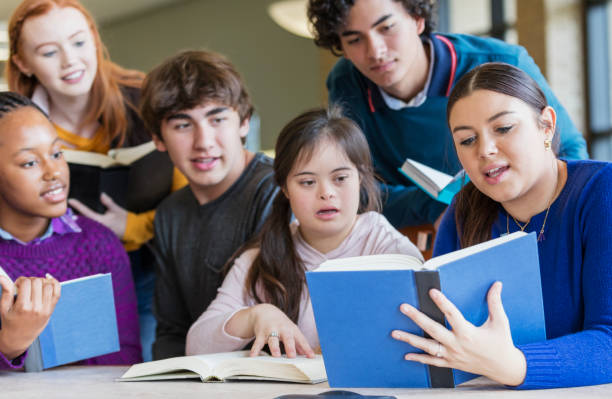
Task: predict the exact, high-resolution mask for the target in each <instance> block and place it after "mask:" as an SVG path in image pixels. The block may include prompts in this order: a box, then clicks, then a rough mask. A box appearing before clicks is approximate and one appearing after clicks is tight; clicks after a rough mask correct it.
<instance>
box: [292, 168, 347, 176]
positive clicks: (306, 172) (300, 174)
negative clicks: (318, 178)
mask: <svg viewBox="0 0 612 399" xmlns="http://www.w3.org/2000/svg"><path fill="white" fill-rule="evenodd" d="M343 170H351V168H350V167H348V166H341V167H339V168H336V169H334V170H332V171H331V173H336V172H340V171H343ZM304 175H314V172H308V171H303V172H299V173H296V174H295V175H293V176H304Z"/></svg>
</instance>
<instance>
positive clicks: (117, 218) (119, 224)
mask: <svg viewBox="0 0 612 399" xmlns="http://www.w3.org/2000/svg"><path fill="white" fill-rule="evenodd" d="M100 202H101V203H102V205H104V206H105V207H106V212H104V213H98V212H96V211H94V210H92V209H91V208H89V207H88V206H87V205H85V204H83V203H82V202H81V201H79V200H77V199H74V198H71V199H69V200H68V203H69V204H70V206H71V207H73V208H75V209H76V210H77V211H79V212H80V213H81V214H82V215H84V216H85V217H88V218H90V219H93V220H95V221H96V222H98V223H100V224H103V225H104V226H106V227H108V228H109V229H111V230H112V232H113V233H115V235H116V236H117V237H119V238H123V234H125V226H126V225H127V215H128V212H127V211H126V210H125V209H123V208H122V207H120V206H119V205H117V204H116V203H115V201H113V199H112V198H111V197H109V196H108V195H106V194H105V193H102V195H100Z"/></svg>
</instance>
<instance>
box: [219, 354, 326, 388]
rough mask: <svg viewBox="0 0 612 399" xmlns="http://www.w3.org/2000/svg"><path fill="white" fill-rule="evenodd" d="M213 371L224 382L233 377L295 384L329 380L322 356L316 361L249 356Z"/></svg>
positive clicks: (305, 358)
mask: <svg viewBox="0 0 612 399" xmlns="http://www.w3.org/2000/svg"><path fill="white" fill-rule="evenodd" d="M213 371H214V373H213V374H215V376H216V377H218V378H219V379H222V380H224V379H226V378H230V377H233V376H240V377H242V376H244V377H245V378H247V377H257V378H264V379H266V380H282V381H294V382H319V381H324V380H325V379H327V375H326V374H325V366H324V365H323V357H322V356H321V355H317V356H316V357H315V358H314V359H308V358H307V357H304V356H298V357H296V358H293V359H290V358H288V357H286V356H282V357H272V356H257V357H248V356H247V357H245V358H242V359H227V360H225V361H224V362H222V363H221V364H219V365H217V367H215V369H214V370H213ZM240 379H243V378H240ZM255 379H256V378H255Z"/></svg>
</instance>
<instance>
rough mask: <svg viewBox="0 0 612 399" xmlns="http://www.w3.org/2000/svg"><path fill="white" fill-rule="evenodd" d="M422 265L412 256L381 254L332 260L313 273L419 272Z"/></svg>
mask: <svg viewBox="0 0 612 399" xmlns="http://www.w3.org/2000/svg"><path fill="white" fill-rule="evenodd" d="M421 268H422V263H421V261H420V260H419V259H417V258H415V257H414V256H410V255H402V254H381V255H367V256H355V257H351V258H339V259H331V260H328V261H326V262H323V263H322V264H321V266H319V267H318V268H317V269H315V270H313V272H342V271H364V270H419V269H421Z"/></svg>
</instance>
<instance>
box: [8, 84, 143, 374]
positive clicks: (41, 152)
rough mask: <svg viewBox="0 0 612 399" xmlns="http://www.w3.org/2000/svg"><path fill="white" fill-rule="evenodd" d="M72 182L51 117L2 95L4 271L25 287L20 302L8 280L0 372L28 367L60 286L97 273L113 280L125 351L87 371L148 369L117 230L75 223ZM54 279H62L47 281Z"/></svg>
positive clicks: (91, 361) (22, 99) (18, 97)
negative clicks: (26, 362) (111, 367)
mask: <svg viewBox="0 0 612 399" xmlns="http://www.w3.org/2000/svg"><path fill="white" fill-rule="evenodd" d="M68 176H69V174H68V165H67V164H66V161H65V160H64V159H63V157H62V152H61V150H60V143H59V139H58V137H57V133H56V132H55V129H54V128H53V126H52V125H51V123H50V122H49V120H48V119H47V117H46V115H45V114H44V113H43V112H42V111H41V110H40V109H39V108H38V107H37V106H36V105H34V104H33V103H32V102H31V101H30V100H29V99H28V98H26V97H23V96H21V95H19V94H15V93H10V92H2V93H0V265H1V266H2V268H3V269H4V271H5V272H6V273H7V274H8V276H9V277H10V279H13V280H14V279H17V280H16V282H15V285H16V286H17V289H18V295H17V297H16V299H13V295H14V292H15V291H14V288H15V287H14V286H13V284H12V283H11V282H10V280H9V279H7V278H6V277H2V278H0V283H1V284H2V297H1V298H0V369H11V368H21V367H22V366H23V362H24V359H25V350H26V349H27V347H28V346H29V345H30V344H31V343H32V342H33V341H34V339H36V337H37V336H38V334H40V332H41V331H42V330H43V329H44V327H45V325H46V324H47V322H48V320H49V317H50V315H51V313H52V312H53V309H54V307H55V304H56V303H57V301H58V299H59V297H60V295H61V291H60V287H59V284H58V281H63V280H70V279H74V278H78V277H83V276H88V275H91V274H96V273H112V279H113V290H114V299H115V306H116V310H117V323H118V327H119V341H120V351H119V352H116V353H112V354H108V355H105V356H100V357H96V358H93V359H88V360H86V361H84V363H85V364H131V363H135V362H139V361H141V355H140V343H139V342H140V340H139V331H138V316H137V310H136V298H135V294H134V285H133V282H132V275H131V271H130V267H129V262H128V259H127V256H126V253H125V251H124V250H123V248H122V246H121V243H120V242H119V240H118V239H117V238H116V237H115V236H114V235H113V233H112V232H111V231H110V230H108V229H107V228H105V227H103V226H102V225H100V224H98V223H96V222H94V221H92V220H90V219H87V218H84V217H81V216H79V217H76V216H73V215H72V213H71V211H70V209H69V208H68V207H67V197H68V186H69V177H68ZM47 273H48V274H50V275H52V276H54V278H47V279H45V278H42V276H45V275H46V274H47ZM21 276H34V277H28V278H26V277H21ZM18 277H19V278H18ZM56 279H57V280H56ZM75 328H78V326H76V327H75Z"/></svg>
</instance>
